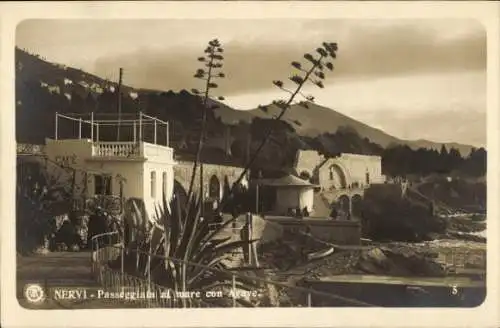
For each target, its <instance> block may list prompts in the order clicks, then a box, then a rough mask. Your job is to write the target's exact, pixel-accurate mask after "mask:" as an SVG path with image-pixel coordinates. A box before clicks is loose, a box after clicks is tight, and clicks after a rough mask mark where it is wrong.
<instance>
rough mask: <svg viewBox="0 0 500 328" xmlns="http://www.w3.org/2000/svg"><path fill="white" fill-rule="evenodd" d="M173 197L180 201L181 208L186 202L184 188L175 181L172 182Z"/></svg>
mask: <svg viewBox="0 0 500 328" xmlns="http://www.w3.org/2000/svg"><path fill="white" fill-rule="evenodd" d="M173 194H174V197H178V198H179V200H180V203H181V206H183V205H184V204H186V202H187V191H186V189H184V187H183V186H182V184H181V183H180V182H179V181H177V180H174V193H173Z"/></svg>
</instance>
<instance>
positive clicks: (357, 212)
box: [351, 194, 363, 218]
mask: <svg viewBox="0 0 500 328" xmlns="http://www.w3.org/2000/svg"><path fill="white" fill-rule="evenodd" d="M351 206H352V215H353V216H355V217H357V218H361V217H362V214H363V198H362V197H361V195H357V194H356V195H354V196H352V200H351Z"/></svg>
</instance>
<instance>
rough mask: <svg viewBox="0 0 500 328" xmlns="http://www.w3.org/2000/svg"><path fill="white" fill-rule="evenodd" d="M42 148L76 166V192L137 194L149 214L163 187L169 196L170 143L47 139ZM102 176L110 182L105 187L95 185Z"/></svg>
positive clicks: (51, 157) (171, 181) (53, 157)
mask: <svg viewBox="0 0 500 328" xmlns="http://www.w3.org/2000/svg"><path fill="white" fill-rule="evenodd" d="M45 150H46V155H47V157H48V159H49V160H51V161H54V162H58V163H61V164H62V165H64V166H68V167H72V168H75V169H77V171H76V176H75V182H76V184H77V190H76V192H77V195H80V196H86V197H92V196H95V195H97V194H102V193H105V194H110V195H114V196H120V195H122V196H123V197H124V198H125V199H127V198H131V197H134V198H140V199H143V200H144V203H145V206H146V210H147V213H148V215H149V216H150V217H153V216H154V214H155V206H156V205H157V204H161V203H162V197H163V190H165V195H166V197H167V200H170V199H171V197H172V194H173V185H174V169H173V168H174V165H175V161H174V159H173V149H172V148H170V147H166V146H162V145H156V144H151V143H147V142H140V141H137V142H98V141H92V139H62V140H60V139H59V140H54V139H47V140H46V147H45ZM85 176H86V179H85ZM101 176H103V177H107V178H105V179H106V181H110V182H111V183H110V188H109V189H107V188H104V189H105V190H104V191H103V188H100V189H101V191H99V190H98V188H97V187H98V185H99V184H100V183H99V181H102V180H101ZM152 176H155V179H153V181H152V179H151V177H152ZM85 180H86V181H85ZM120 181H123V183H121V182H120ZM120 189H122V190H120Z"/></svg>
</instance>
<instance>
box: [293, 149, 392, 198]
mask: <svg viewBox="0 0 500 328" xmlns="http://www.w3.org/2000/svg"><path fill="white" fill-rule="evenodd" d="M295 170H296V172H297V174H301V173H303V172H307V173H308V174H309V176H311V177H313V179H314V180H315V182H316V183H318V184H319V185H320V186H321V188H322V189H323V190H332V189H335V190H339V189H345V188H349V187H355V186H357V187H367V186H369V185H371V184H378V183H384V182H385V180H386V179H385V176H384V175H383V174H382V158H381V157H380V156H371V155H360V154H349V153H342V154H341V155H340V156H338V157H335V158H325V157H324V156H322V155H319V154H318V152H316V151H311V150H306V151H303V150H301V151H299V152H298V154H297V157H296V162H295Z"/></svg>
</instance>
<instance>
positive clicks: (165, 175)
mask: <svg viewBox="0 0 500 328" xmlns="http://www.w3.org/2000/svg"><path fill="white" fill-rule="evenodd" d="M166 193H167V172H163V195H165V194H166Z"/></svg>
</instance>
